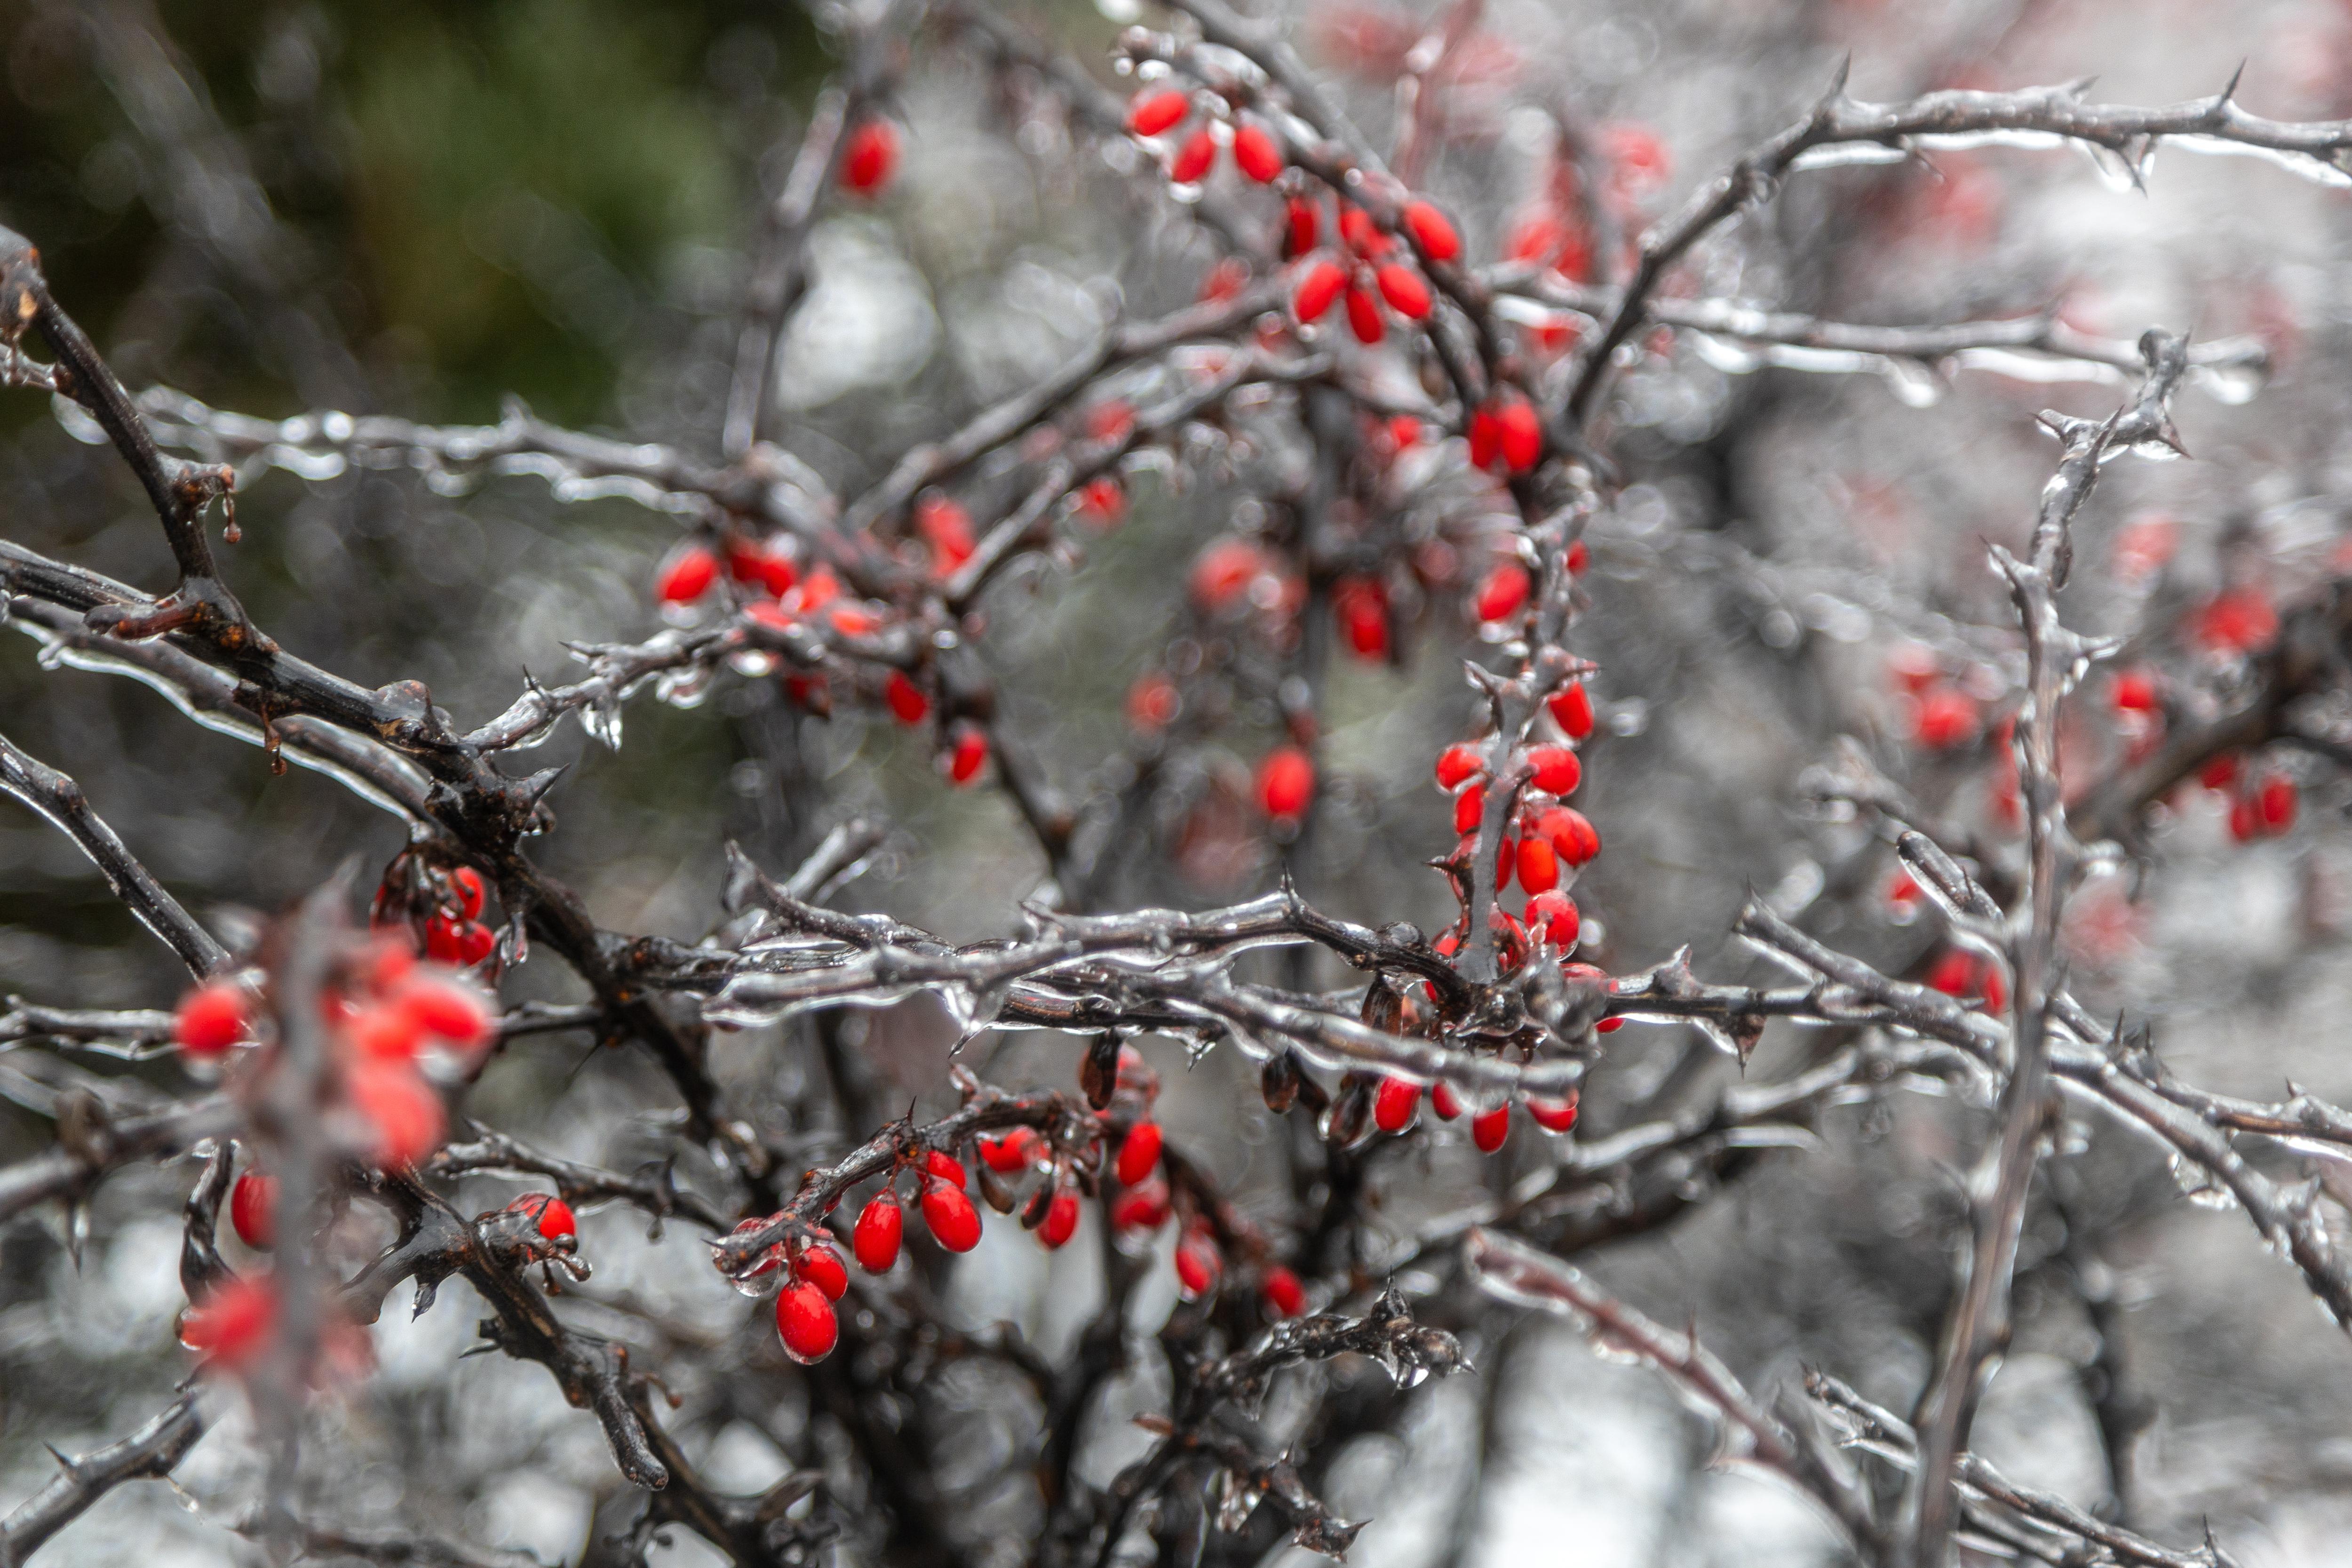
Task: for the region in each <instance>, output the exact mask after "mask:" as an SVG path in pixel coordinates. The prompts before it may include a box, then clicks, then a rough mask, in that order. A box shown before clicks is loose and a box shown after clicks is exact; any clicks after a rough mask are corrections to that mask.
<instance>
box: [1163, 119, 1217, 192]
mask: <svg viewBox="0 0 2352 1568" xmlns="http://www.w3.org/2000/svg"><path fill="white" fill-rule="evenodd" d="M1216 161H1217V139H1216V138H1215V137H1213V136H1212V135H1210V134H1209V131H1208V127H1206V126H1202V128H1201V129H1200V130H1198V131H1195V132H1192V135H1190V136H1187V137H1186V138H1184V144H1183V145H1182V146H1181V147H1179V148H1177V149H1176V155H1175V156H1174V157H1173V158H1171V159H1169V160H1168V179H1169V183H1170V184H1178V185H1197V184H1200V183H1201V181H1202V179H1203V178H1204V177H1205V176H1206V175H1207V174H1208V173H1209V168H1210V165H1212V164H1213V163H1216Z"/></svg>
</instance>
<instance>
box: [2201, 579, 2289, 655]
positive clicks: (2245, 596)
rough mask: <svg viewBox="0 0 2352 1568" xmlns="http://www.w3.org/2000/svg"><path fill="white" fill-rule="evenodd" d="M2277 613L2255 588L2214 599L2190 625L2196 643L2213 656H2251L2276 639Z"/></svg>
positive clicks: (2232, 590) (2221, 595) (2233, 590)
mask: <svg viewBox="0 0 2352 1568" xmlns="http://www.w3.org/2000/svg"><path fill="white" fill-rule="evenodd" d="M2278 624H2279V623H2278V612H2277V611H2276V610H2274V609H2273V608H2272V607H2271V602H2270V600H2269V599H2268V598H2266V597H2264V596H2263V593H2262V591H2261V590H2260V589H2257V588H2230V589H2225V590H2224V591H2223V592H2221V593H2220V594H2218V595H2215V596H2214V597H2213V598H2212V599H2211V600H2210V602H2208V603H2207V605H2205V607H2204V608H2203V609H2201V610H2199V611H2198V612H2197V614H2196V616H2194V617H2193V619H2192V620H2191V622H2190V629H2191V631H2192V633H2193V634H2194V636H2195V637H2196V638H2197V640H2198V641H2199V642H2200V643H2202V644H2204V645H2205V647H2208V648H2210V649H2212V650H2213V651H2214V652H2216V653H2252V652H2255V651H2256V650H2258V649H2261V648H2264V647H2269V646H2270V643H2271V639H2272V638H2273V637H2277V636H2278Z"/></svg>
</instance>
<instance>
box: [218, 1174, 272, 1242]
mask: <svg viewBox="0 0 2352 1568" xmlns="http://www.w3.org/2000/svg"><path fill="white" fill-rule="evenodd" d="M228 1222H229V1224H230V1225H231V1226H235V1227H236V1238H237V1239H238V1240H239V1241H242V1242H243V1243H245V1244H246V1246H247V1247H253V1248H255V1249H257V1250H258V1251H262V1252H267V1251H268V1250H269V1248H271V1247H275V1246H276V1245H277V1244H278V1178H277V1177H275V1176H271V1175H265V1174H263V1173H261V1172H259V1171H247V1173H245V1174H243V1175H242V1176H239V1177H238V1178H237V1179H236V1185H235V1186H234V1187H231V1188H230V1189H229V1192H228Z"/></svg>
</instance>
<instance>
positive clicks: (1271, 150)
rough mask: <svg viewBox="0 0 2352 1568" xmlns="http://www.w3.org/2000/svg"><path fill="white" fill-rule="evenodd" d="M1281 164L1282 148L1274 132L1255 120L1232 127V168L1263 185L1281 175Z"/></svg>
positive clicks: (1245, 121)
mask: <svg viewBox="0 0 2352 1568" xmlns="http://www.w3.org/2000/svg"><path fill="white" fill-rule="evenodd" d="M1282 163H1283V157H1282V148H1281V146H1280V144H1279V143H1277V142H1276V141H1275V139H1274V132H1270V131H1268V130H1267V129H1266V128H1265V126H1263V125H1261V124H1259V123H1258V122H1257V121H1255V120H1244V121H1242V122H1241V123H1240V124H1238V125H1236V126H1234V167H1235V168H1237V169H1239V170H1240V171H1241V172H1242V173H1243V174H1247V175H1248V176H1249V177H1250V178H1251V179H1253V180H1255V181H1256V182H1257V183H1258V184H1261V185H1264V184H1272V183H1273V182H1274V180H1275V179H1276V177H1277V176H1278V175H1280V174H1281V173H1282Z"/></svg>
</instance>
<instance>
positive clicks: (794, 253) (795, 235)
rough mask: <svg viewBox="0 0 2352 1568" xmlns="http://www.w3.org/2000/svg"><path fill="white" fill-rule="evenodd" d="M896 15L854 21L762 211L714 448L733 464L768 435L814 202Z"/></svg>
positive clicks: (876, 72) (804, 286)
mask: <svg viewBox="0 0 2352 1568" xmlns="http://www.w3.org/2000/svg"><path fill="white" fill-rule="evenodd" d="M900 20H901V18H900V16H899V0H883V3H882V5H881V7H880V9H879V11H878V12H877V14H876V15H875V16H872V17H871V18H870V19H866V20H863V21H859V22H856V23H853V26H854V28H855V32H854V34H853V37H852V39H851V44H850V61H849V67H848V69H847V70H846V71H845V73H844V79H842V80H839V81H836V82H835V83H833V84H832V85H830V86H828V87H827V88H826V89H824V91H823V92H821V93H819V94H818V95H817V100H816V105H815V107H814V109H813V110H811V111H810V113H809V123H808V129H807V131H806V132H803V135H802V137H801V145H800V151H799V152H798V153H795V154H794V155H793V166H792V169H791V172H790V173H788V174H786V175H785V176H784V186H783V189H782V190H781V191H779V192H778V193H777V194H776V199H775V200H774V201H773V202H772V203H770V204H769V205H768V209H767V211H766V213H765V214H764V215H763V216H762V218H761V226H760V239H759V245H758V247H757V248H756V250H755V252H754V258H753V261H752V264H751V284H750V288H749V290H748V292H747V293H746V295H745V298H744V303H743V325H742V330H741V331H740V333H739V334H738V335H737V337H736V340H735V374H734V377H733V379H732V380H731V381H730V383H729V384H728V389H727V423H726V425H725V426H724V428H723V429H722V430H721V432H720V435H719V449H720V450H721V451H722V452H723V453H724V454H725V455H726V457H727V458H728V459H729V460H730V461H734V460H737V459H740V458H742V457H743V455H744V454H745V453H747V452H749V451H750V450H751V448H752V447H753V446H755V445H756V444H758V443H759V442H761V441H764V440H767V439H768V438H769V437H770V435H771V434H772V425H773V422H774V418H775V399H776V373H777V368H778V360H779V358H780V356H781V355H782V353H783V346H784V339H785V330H784V328H785V322H786V321H787V319H788V318H789V317H790V316H791V315H792V312H793V307H795V306H796V305H798V304H799V303H800V301H801V299H802V297H803V295H805V294H806V293H807V292H808V283H809V269H808V237H809V230H810V229H811V228H813V227H814V226H815V223H816V212H817V204H818V203H819V202H820V201H822V200H823V199H824V193H825V188H826V187H827V186H828V185H830V184H833V181H834V175H835V171H836V170H838V169H839V168H840V167H841V159H842V153H843V147H844V143H845V141H846V140H847V137H848V133H849V132H850V131H851V129H852V128H854V127H855V126H856V123H857V121H859V119H860V118H861V117H862V116H863V115H864V113H865V111H866V107H867V106H868V105H869V104H870V103H871V102H872V100H874V99H875V98H876V97H877V95H878V94H879V93H880V92H881V90H882V88H883V85H884V82H885V80H886V78H887V71H886V69H885V61H886V60H887V54H888V49H889V47H890V45H891V43H892V42H893V41H894V35H895V32H896V31H897V29H898V26H899V23H900ZM906 20H907V21H908V23H911V21H912V20H913V18H911V17H908V18H907V19H906Z"/></svg>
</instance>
